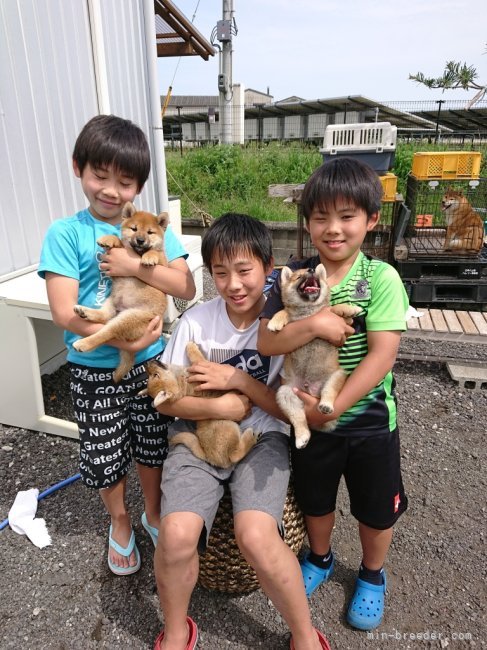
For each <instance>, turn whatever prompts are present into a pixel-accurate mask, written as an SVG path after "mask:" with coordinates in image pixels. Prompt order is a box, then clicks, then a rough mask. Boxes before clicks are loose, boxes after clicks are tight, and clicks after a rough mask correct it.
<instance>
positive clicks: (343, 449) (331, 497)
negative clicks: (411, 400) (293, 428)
mask: <svg viewBox="0 0 487 650" xmlns="http://www.w3.org/2000/svg"><path fill="white" fill-rule="evenodd" d="M291 459H292V466H293V473H294V489H295V494H296V499H297V501H298V503H299V506H300V508H301V510H302V511H303V513H304V514H305V515H310V516H312V517H320V516H323V515H327V514H329V513H330V512H334V510H335V507H336V498H337V493H338V485H339V483H340V479H341V477H342V476H343V477H344V478H345V482H346V485H347V489H348V494H349V497H350V511H351V513H352V515H353V516H354V517H355V518H356V519H357V520H358V521H359V522H360V523H362V524H365V525H366V526H370V527H371V528H375V529H378V530H385V529H387V528H391V526H393V525H394V524H395V523H396V521H397V519H398V518H399V517H400V516H401V514H402V513H403V512H404V511H405V510H406V508H407V505H408V501H407V497H406V495H405V493H404V487H403V483H402V477H401V462H400V450H399V431H398V430H397V429H396V430H395V431H393V432H391V433H387V434H385V435H376V436H363V437H345V436H338V435H333V434H332V433H331V434H330V433H321V432H315V431H313V432H312V435H311V440H310V441H309V443H308V444H307V446H306V447H305V448H304V449H296V446H295V444H294V440H292V442H291Z"/></svg>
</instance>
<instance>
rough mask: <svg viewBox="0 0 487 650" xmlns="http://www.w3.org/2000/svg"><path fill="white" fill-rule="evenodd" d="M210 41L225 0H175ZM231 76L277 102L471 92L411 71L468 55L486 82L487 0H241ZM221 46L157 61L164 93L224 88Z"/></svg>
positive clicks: (432, 70) (432, 71) (432, 72)
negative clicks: (441, 86)
mask: <svg viewBox="0 0 487 650" xmlns="http://www.w3.org/2000/svg"><path fill="white" fill-rule="evenodd" d="M173 1H174V4H175V5H176V6H177V7H178V8H179V9H180V10H181V11H182V12H183V13H184V15H185V16H186V17H187V18H188V19H189V20H190V21H191V20H192V18H193V15H194V13H195V9H196V16H195V18H194V21H193V22H194V25H195V26H196V28H197V29H198V30H199V31H200V32H201V33H202V34H203V36H204V37H205V38H206V39H207V40H210V35H211V32H212V29H213V27H214V26H215V25H216V23H217V21H218V20H220V19H221V18H222V0H199V3H198V0H173ZM233 4H234V10H235V21H236V24H237V29H238V34H237V36H235V37H234V40H233V49H234V51H233V57H232V66H233V83H241V84H243V85H244V86H245V88H252V89H254V90H260V91H264V92H266V91H267V89H268V88H269V92H270V94H271V95H273V97H274V101H278V100H280V99H285V98H286V97H290V96H292V95H297V96H299V97H302V98H303V99H308V100H311V99H318V98H327V97H329V98H331V97H345V96H348V95H363V96H365V97H368V98H370V99H375V100H377V101H379V102H386V101H420V100H430V101H435V100H438V99H446V100H449V99H452V100H454V99H462V100H463V99H465V100H468V99H471V98H472V97H473V96H474V95H475V92H476V91H473V90H470V91H464V90H459V91H458V90H456V91H445V92H444V93H442V92H441V90H430V89H428V88H426V87H425V86H422V85H419V84H417V83H415V82H413V81H410V80H408V76H409V74H410V73H411V74H415V73H416V72H418V71H421V72H423V73H424V74H425V75H426V76H428V77H439V76H441V74H442V73H443V70H444V68H445V63H446V61H450V60H455V61H461V62H466V63H467V64H468V65H472V66H474V67H475V68H476V69H477V72H478V73H479V77H478V79H477V81H479V82H480V83H483V84H487V53H486V50H487V28H486V25H487V0H403V1H402V2H398V1H397V0H365V1H364V0H234V3H233ZM218 58H219V57H218V54H217V55H215V56H214V57H210V59H209V60H208V61H204V59H202V58H201V57H198V56H190V57H181V58H180V59H178V58H162V59H159V61H158V67H159V80H160V91H161V95H165V94H166V92H167V89H168V87H169V85H171V84H172V94H173V95H217V94H218V88H217V75H218V66H219V61H218Z"/></svg>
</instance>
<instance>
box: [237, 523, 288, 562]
mask: <svg viewBox="0 0 487 650" xmlns="http://www.w3.org/2000/svg"><path fill="white" fill-rule="evenodd" d="M269 524H270V525H268V526H259V525H256V526H238V525H236V526H235V539H236V542H237V545H238V547H239V549H240V551H241V553H242V555H243V556H244V557H245V559H246V560H247V561H248V562H249V563H250V564H252V565H255V564H256V563H260V558H262V557H264V556H267V557H268V558H270V556H271V555H272V551H273V549H276V551H277V549H278V548H279V547H280V545H281V543H282V540H281V538H280V536H279V531H278V529H277V524H276V523H275V521H272V522H269Z"/></svg>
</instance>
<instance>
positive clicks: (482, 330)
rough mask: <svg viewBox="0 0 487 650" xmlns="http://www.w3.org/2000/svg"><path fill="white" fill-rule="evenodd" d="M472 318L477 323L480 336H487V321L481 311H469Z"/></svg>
mask: <svg viewBox="0 0 487 650" xmlns="http://www.w3.org/2000/svg"><path fill="white" fill-rule="evenodd" d="M468 313H469V314H470V318H471V319H472V320H473V322H474V323H475V325H476V327H477V329H478V331H479V334H480V336H487V321H486V320H485V318H484V317H483V315H482V314H481V312H479V311H469V312H468Z"/></svg>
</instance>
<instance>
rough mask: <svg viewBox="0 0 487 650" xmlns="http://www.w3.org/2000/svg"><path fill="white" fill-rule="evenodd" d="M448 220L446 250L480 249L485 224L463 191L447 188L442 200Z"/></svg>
mask: <svg viewBox="0 0 487 650" xmlns="http://www.w3.org/2000/svg"><path fill="white" fill-rule="evenodd" d="M441 209H442V211H443V214H444V215H445V220H446V237H445V250H463V251H477V252H478V251H479V250H480V249H481V248H482V244H483V240H484V224H483V221H482V218H481V216H480V215H479V214H478V213H477V212H475V210H474V209H473V208H472V206H471V205H470V203H469V202H468V200H467V199H466V198H465V196H464V195H463V193H462V192H456V191H454V190H447V192H446V193H445V195H444V196H443V199H442V201H441Z"/></svg>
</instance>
